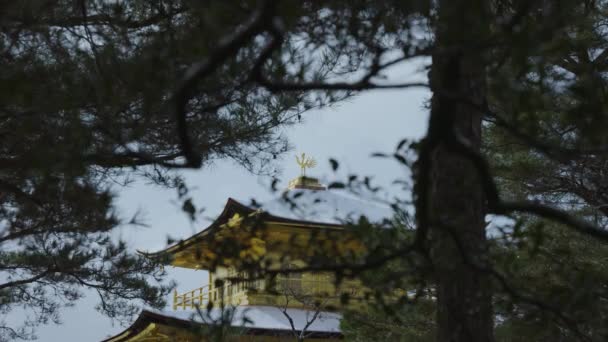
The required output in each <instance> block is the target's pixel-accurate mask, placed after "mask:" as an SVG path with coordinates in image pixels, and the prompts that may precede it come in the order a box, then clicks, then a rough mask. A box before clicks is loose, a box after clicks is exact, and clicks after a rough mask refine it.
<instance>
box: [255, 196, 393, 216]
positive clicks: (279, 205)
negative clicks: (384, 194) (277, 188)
mask: <svg viewBox="0 0 608 342" xmlns="http://www.w3.org/2000/svg"><path fill="white" fill-rule="evenodd" d="M261 209H262V210H264V211H266V212H268V213H270V214H271V215H272V216H275V217H282V218H289V219H292V220H299V221H308V222H317V223H330V224H343V223H344V222H345V221H347V220H349V219H353V220H356V219H358V218H359V216H361V215H363V216H366V217H367V219H368V220H369V221H372V222H380V221H382V220H383V219H385V218H391V216H392V215H393V212H392V210H391V208H390V207H388V206H384V205H380V204H378V203H374V202H372V201H367V200H363V199H360V198H356V197H353V196H349V195H347V194H344V193H341V192H336V191H332V190H327V191H317V190H310V189H293V190H290V191H287V192H285V193H283V195H282V196H280V197H278V198H275V199H273V200H271V201H268V202H266V203H262V204H261Z"/></svg>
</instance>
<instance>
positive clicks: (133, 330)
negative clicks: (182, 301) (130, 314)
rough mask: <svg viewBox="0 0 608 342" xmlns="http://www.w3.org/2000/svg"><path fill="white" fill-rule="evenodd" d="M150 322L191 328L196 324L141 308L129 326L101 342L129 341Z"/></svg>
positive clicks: (148, 325) (146, 327)
mask: <svg viewBox="0 0 608 342" xmlns="http://www.w3.org/2000/svg"><path fill="white" fill-rule="evenodd" d="M151 324H162V325H167V326H172V327H177V328H184V329H187V328H191V327H193V326H195V325H196V323H194V322H192V321H188V320H182V319H178V318H174V317H167V316H163V315H160V314H157V313H154V312H151V311H147V310H143V311H142V312H141V313H140V314H139V317H137V319H136V320H135V322H133V324H131V326H130V327H128V328H127V329H125V330H123V331H122V332H120V333H118V334H116V335H114V336H112V337H108V338H107V339H105V340H102V341H101V342H121V341H129V340H130V339H132V338H134V337H136V336H137V335H139V334H140V333H142V332H144V331H145V330H146V329H148V327H150V325H151Z"/></svg>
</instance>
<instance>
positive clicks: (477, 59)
mask: <svg viewBox="0 0 608 342" xmlns="http://www.w3.org/2000/svg"><path fill="white" fill-rule="evenodd" d="M486 20H487V5H486V2H485V1H484V0H477V1H464V0H440V1H439V12H438V22H437V31H436V50H435V52H434V54H433V65H432V69H431V73H430V82H431V90H432V91H433V98H432V102H431V119H430V124H429V134H436V136H437V135H438V136H439V139H438V141H440V142H439V144H438V145H436V146H435V147H434V148H433V149H432V154H431V160H430V161H431V164H430V165H431V176H430V184H429V188H428V191H429V207H428V208H429V212H428V213H429V217H431V219H432V220H433V221H434V222H431V225H430V231H429V246H430V255H431V260H432V262H433V265H434V267H435V275H436V281H437V305H438V313H437V324H438V332H437V340H438V341H441V342H446V341H450V342H451V341H454V342H456V341H458V342H487V341H493V340H494V337H493V313H492V304H491V300H492V295H491V290H490V286H489V279H488V277H487V274H484V273H483V272H480V270H479V267H480V266H483V265H485V262H486V258H485V253H486V248H487V242H486V237H485V223H484V215H485V199H484V192H483V188H482V187H481V183H480V181H479V176H478V174H477V172H476V170H475V167H474V166H473V164H472V163H471V162H470V160H469V159H467V157H466V156H464V155H462V154H460V153H458V152H457V151H455V150H454V148H453V143H451V142H450V141H449V139H445V137H446V136H448V135H449V134H450V131H452V132H454V131H455V132H456V133H457V135H458V136H459V137H460V138H462V139H463V140H465V141H468V142H469V144H470V146H472V147H473V148H475V149H477V150H479V148H480V144H481V116H482V113H481V111H480V110H479V107H477V106H475V105H471V103H475V104H478V105H480V106H481V104H483V103H484V101H485V87H486V86H485V77H486V75H485V62H484V57H482V53H480V49H479V48H476V47H479V46H480V44H481V40H482V39H483V37H484V36H485V35H486V33H487V32H488V26H487V22H486ZM458 98H460V100H459V99H458ZM463 99H464V100H463ZM469 101H470V102H469ZM437 222H438V223H439V224H436V223H437ZM472 264H474V266H472Z"/></svg>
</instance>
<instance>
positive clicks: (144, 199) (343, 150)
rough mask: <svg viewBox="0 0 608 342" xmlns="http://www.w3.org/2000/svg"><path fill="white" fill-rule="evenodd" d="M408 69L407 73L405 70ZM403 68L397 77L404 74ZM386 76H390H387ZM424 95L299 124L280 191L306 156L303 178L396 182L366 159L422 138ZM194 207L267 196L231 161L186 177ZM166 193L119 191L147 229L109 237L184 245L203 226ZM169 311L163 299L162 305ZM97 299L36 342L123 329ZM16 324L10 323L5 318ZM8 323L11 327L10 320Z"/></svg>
mask: <svg viewBox="0 0 608 342" xmlns="http://www.w3.org/2000/svg"><path fill="white" fill-rule="evenodd" d="M408 69H409V70H408ZM411 71H412V69H411V68H403V69H400V70H399V72H398V73H395V74H402V73H403V72H406V73H407V74H409V73H410V72H411ZM395 74H392V75H391V76H395ZM429 95H430V93H429V92H428V91H427V90H384V91H373V92H368V93H365V94H363V95H361V96H359V97H356V98H354V99H351V100H350V101H348V102H344V103H342V104H340V105H339V106H337V107H335V108H330V109H324V110H318V111H311V112H309V113H306V114H305V115H304V116H303V118H304V123H302V124H300V125H297V126H294V127H292V128H289V129H288V130H286V134H287V136H288V137H289V139H290V141H291V143H292V145H293V146H294V150H293V151H291V152H289V153H287V154H286V155H284V156H283V158H282V160H279V161H278V163H277V164H278V167H279V168H280V169H282V170H283V172H282V174H281V180H282V182H281V184H280V185H281V186H283V187H284V186H285V185H286V184H287V181H288V180H289V179H291V178H293V177H296V176H297V175H299V167H298V166H297V165H296V163H295V158H294V156H295V155H296V153H301V152H306V153H307V154H310V155H312V156H314V157H315V159H316V160H317V162H318V166H317V167H316V168H315V169H312V170H310V171H309V172H308V174H309V175H314V176H317V177H320V178H321V179H324V180H331V179H333V178H334V177H335V176H334V175H333V173H332V171H331V168H330V165H329V162H328V159H329V158H335V159H337V160H338V161H340V170H341V171H342V172H343V174H347V173H357V174H363V175H374V177H375V179H376V180H377V181H379V182H381V183H385V184H388V183H389V182H390V181H391V180H393V179H394V178H397V177H400V176H401V177H402V175H401V174H402V172H403V170H402V169H401V168H400V167H399V165H398V164H397V163H396V162H394V161H392V160H389V159H378V158H370V154H371V153H373V152H388V153H392V152H393V150H394V148H395V146H396V144H397V143H398V142H399V141H400V140H401V139H403V138H419V137H421V136H422V135H423V134H424V132H425V131H426V125H427V115H428V114H427V110H426V109H425V108H424V105H425V102H426V101H427V100H428V98H429ZM186 179H187V183H188V185H189V186H190V187H191V188H192V189H191V190H192V194H193V197H194V202H195V204H196V205H197V206H200V207H204V208H206V211H205V213H204V215H205V216H209V217H214V216H215V215H217V214H219V212H220V210H221V209H222V208H223V205H224V203H225V202H226V200H227V199H228V197H234V198H237V199H250V198H252V197H255V198H256V200H259V201H263V200H265V199H270V198H272V197H273V196H274V195H273V194H272V193H271V192H270V191H269V186H268V184H270V179H269V178H268V177H258V176H254V175H251V174H249V173H248V172H247V171H245V170H244V169H243V168H242V167H239V166H237V165H235V164H234V163H233V162H231V161H220V162H217V163H216V164H214V165H213V166H212V167H210V168H206V169H203V170H198V171H189V172H187V173H186ZM176 197H177V194H176V192H175V191H174V190H162V189H160V188H158V187H155V186H152V185H146V184H142V183H138V184H134V185H133V186H131V187H129V188H127V189H124V190H123V191H122V192H121V193H120V197H119V199H118V207H119V209H120V212H121V214H122V215H124V216H125V217H128V216H129V215H132V214H133V213H134V212H136V211H137V210H138V209H142V210H143V212H144V213H145V215H144V217H145V221H146V223H147V224H149V226H150V227H149V228H137V227H135V228H134V227H127V228H121V229H120V231H118V232H117V234H119V235H120V236H121V237H122V238H124V239H125V240H126V241H127V242H128V243H129V245H130V247H132V248H134V249H141V250H149V251H156V250H159V249H162V248H164V247H166V243H167V236H168V235H171V236H172V237H176V238H186V237H188V236H190V235H192V234H194V233H196V232H198V231H200V230H201V229H203V228H204V227H206V225H207V223H208V222H207V221H202V222H199V223H197V224H196V225H193V224H191V222H190V221H189V219H188V218H187V217H186V215H185V214H184V213H183V212H182V211H181V210H180V209H179V206H178V205H177V204H175V203H176ZM167 270H168V271H169V273H170V277H171V278H172V279H175V280H176V281H177V282H178V292H180V293H181V292H185V291H189V290H192V289H194V288H197V287H200V286H202V285H204V284H205V282H206V281H207V274H206V272H204V271H195V270H186V269H175V268H171V267H168V268H167ZM168 300H169V303H170V300H171V298H168ZM96 303H97V298H95V296H93V295H90V296H88V297H86V298H84V299H82V300H81V301H79V302H78V303H76V305H75V306H74V307H73V308H68V309H65V310H63V312H62V315H61V316H62V321H63V324H62V325H58V326H57V325H50V326H42V327H39V328H38V336H39V341H44V342H46V341H48V342H51V341H53V342H54V341H99V340H101V339H103V338H106V337H108V336H110V335H114V334H116V333H118V332H120V331H122V330H123V329H124V328H125V327H122V326H120V325H119V324H116V323H115V324H112V322H111V321H110V319H108V318H107V317H105V316H102V315H101V314H99V313H98V312H97V311H95V309H94V306H95V304H96ZM13 318H16V317H13ZM11 320H12V319H11Z"/></svg>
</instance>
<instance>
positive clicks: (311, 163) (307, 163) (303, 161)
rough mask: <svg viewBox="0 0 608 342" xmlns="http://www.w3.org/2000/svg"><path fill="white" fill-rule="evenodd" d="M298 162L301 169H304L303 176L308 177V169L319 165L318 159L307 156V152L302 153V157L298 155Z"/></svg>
mask: <svg viewBox="0 0 608 342" xmlns="http://www.w3.org/2000/svg"><path fill="white" fill-rule="evenodd" d="M296 162H297V163H298V165H300V169H301V170H302V177H306V169H307V168H308V169H311V168H313V167H315V166H317V161H316V160H315V159H314V158H312V157H308V156H306V153H302V155H301V156H300V157H298V156H296Z"/></svg>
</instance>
